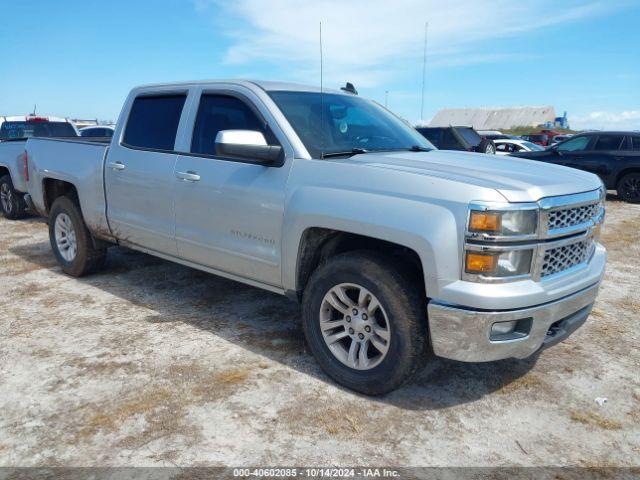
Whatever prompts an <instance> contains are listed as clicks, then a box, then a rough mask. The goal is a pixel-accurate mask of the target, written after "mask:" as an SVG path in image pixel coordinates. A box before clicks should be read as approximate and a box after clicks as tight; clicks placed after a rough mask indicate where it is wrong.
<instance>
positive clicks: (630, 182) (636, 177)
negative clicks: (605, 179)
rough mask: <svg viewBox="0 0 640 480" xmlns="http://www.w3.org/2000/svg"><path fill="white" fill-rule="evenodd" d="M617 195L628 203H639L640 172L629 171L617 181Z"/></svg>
mask: <svg viewBox="0 0 640 480" xmlns="http://www.w3.org/2000/svg"><path fill="white" fill-rule="evenodd" d="M617 190H618V195H619V196H620V197H621V198H622V199H623V200H624V201H625V202H629V203H640V173H629V174H628V175H625V176H624V177H622V178H621V179H620V182H618V189H617Z"/></svg>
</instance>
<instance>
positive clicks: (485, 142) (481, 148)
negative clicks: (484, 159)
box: [478, 138, 496, 155]
mask: <svg viewBox="0 0 640 480" xmlns="http://www.w3.org/2000/svg"><path fill="white" fill-rule="evenodd" d="M478 152H480V153H486V154H487V155H495V154H496V144H495V143H493V140H489V139H487V138H483V139H482V141H481V142H480V145H478Z"/></svg>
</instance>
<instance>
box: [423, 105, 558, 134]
mask: <svg viewBox="0 0 640 480" xmlns="http://www.w3.org/2000/svg"><path fill="white" fill-rule="evenodd" d="M566 115H567V114H566V113H565V114H564V117H557V116H556V111H555V108H553V107H552V106H540V107H507V108H445V109H443V110H440V111H439V112H438V113H437V114H436V115H435V117H433V120H431V122H430V123H429V126H430V127H446V126H449V125H464V126H472V127H473V128H475V129H476V130H500V129H510V128H516V127H537V126H540V125H545V126H554V125H556V124H557V123H558V122H559V121H560V122H562V123H563V124H564V125H568V123H567V120H566ZM564 125H563V126H564ZM558 126H560V125H558ZM564 128H566V127H564Z"/></svg>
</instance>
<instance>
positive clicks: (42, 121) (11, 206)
mask: <svg viewBox="0 0 640 480" xmlns="http://www.w3.org/2000/svg"><path fill="white" fill-rule="evenodd" d="M78 135H79V134H78V130H77V129H76V127H75V125H74V124H73V123H72V122H71V121H69V119H67V118H59V117H44V116H41V115H16V116H10V117H7V116H0V214H2V215H3V216H4V217H5V218H8V219H10V220H17V219H19V218H22V217H24V216H26V215H27V214H28V208H27V207H28V205H27V204H26V202H25V197H24V195H25V193H26V192H27V179H26V175H25V174H26V171H25V161H26V159H25V145H26V143H27V138H29V137H77V136H78Z"/></svg>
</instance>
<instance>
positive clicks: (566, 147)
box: [558, 137, 589, 152]
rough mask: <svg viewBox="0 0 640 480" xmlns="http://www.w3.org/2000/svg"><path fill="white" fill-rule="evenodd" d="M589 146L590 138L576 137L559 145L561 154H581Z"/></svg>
mask: <svg viewBox="0 0 640 480" xmlns="http://www.w3.org/2000/svg"><path fill="white" fill-rule="evenodd" d="M588 145H589V137H574V138H572V139H571V140H567V141H566V142H563V143H561V144H559V145H558V151H559V152H579V151H582V150H586V149H587V146H588Z"/></svg>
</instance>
